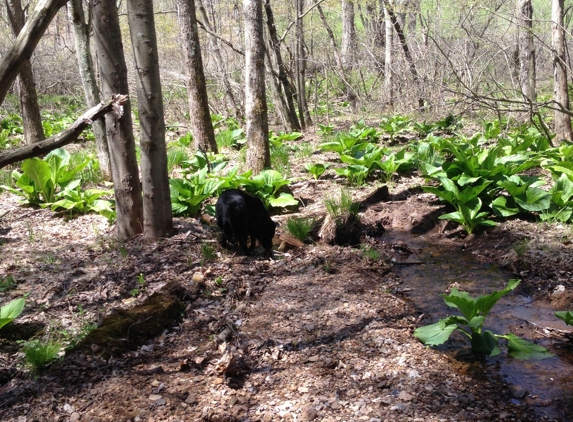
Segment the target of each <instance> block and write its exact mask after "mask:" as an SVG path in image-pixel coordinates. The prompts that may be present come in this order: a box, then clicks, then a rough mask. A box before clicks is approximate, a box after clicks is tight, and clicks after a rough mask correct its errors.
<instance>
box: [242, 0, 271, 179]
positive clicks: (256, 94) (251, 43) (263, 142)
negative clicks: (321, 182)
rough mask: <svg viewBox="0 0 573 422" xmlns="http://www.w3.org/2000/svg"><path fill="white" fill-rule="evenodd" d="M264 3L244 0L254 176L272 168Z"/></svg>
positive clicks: (247, 107) (249, 164) (250, 161)
mask: <svg viewBox="0 0 573 422" xmlns="http://www.w3.org/2000/svg"><path fill="white" fill-rule="evenodd" d="M261 2H262V0H243V13H244V16H245V114H246V119H247V125H246V129H247V130H246V135H247V142H248V149H247V167H248V168H249V169H251V170H252V171H253V173H254V174H258V173H260V172H261V171H262V170H264V169H265V168H266V167H270V165H271V155H270V151H269V122H268V115H267V101H266V93H265V67H264V48H265V45H264V42H263V10H262V4H261Z"/></svg>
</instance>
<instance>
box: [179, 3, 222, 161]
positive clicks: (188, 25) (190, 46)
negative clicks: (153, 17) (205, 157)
mask: <svg viewBox="0 0 573 422" xmlns="http://www.w3.org/2000/svg"><path fill="white" fill-rule="evenodd" d="M177 16H178V19H179V28H180V30H181V47H182V50H183V57H184V58H185V75H186V81H185V84H186V85H187V98H188V101H189V115H190V117H191V132H192V133H193V139H194V140H195V148H200V149H202V150H203V151H207V150H209V151H213V152H215V153H216V152H217V142H216V141H215V131H214V129H213V122H212V121H211V113H210V112H209V101H208V98H207V87H206V84H205V75H204V73H203V60H202V58H201V45H200V43H199V31H198V29H197V17H196V16H195V1H194V0H177Z"/></svg>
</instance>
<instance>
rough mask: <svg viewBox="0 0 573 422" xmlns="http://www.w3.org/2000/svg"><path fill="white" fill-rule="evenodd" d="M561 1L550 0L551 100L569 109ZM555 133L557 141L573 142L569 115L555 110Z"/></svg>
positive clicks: (560, 106) (562, 0)
mask: <svg viewBox="0 0 573 422" xmlns="http://www.w3.org/2000/svg"><path fill="white" fill-rule="evenodd" d="M563 2H564V0H552V4H551V29H552V34H553V100H554V101H555V102H556V103H557V106H558V107H559V108H562V109H564V110H567V111H569V93H568V91H567V62H566V60H567V59H566V56H565V30H564V29H563ZM555 134H556V137H555V138H556V141H557V142H558V143H560V142H562V141H564V140H565V141H569V142H573V134H572V133H571V117H570V116H569V115H568V114H567V113H564V112H562V111H560V110H555Z"/></svg>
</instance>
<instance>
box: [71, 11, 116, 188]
mask: <svg viewBox="0 0 573 422" xmlns="http://www.w3.org/2000/svg"><path fill="white" fill-rule="evenodd" d="M69 5H70V7H69V8H68V13H69V15H70V18H71V20H72V22H73V24H74V40H75V46H76V57H77V59H78V67H79V69H80V76H81V78H82V85H83V87H84V95H85V97H86V103H87V104H88V106H90V107H91V106H94V105H96V104H98V103H99V101H100V98H99V89H98V87H97V82H96V78H95V73H94V66H93V62H92V56H91V51H90V34H89V31H90V30H89V28H88V25H87V23H86V18H85V13H84V8H83V5H82V0H71V1H70V3H69ZM92 129H93V132H94V136H95V143H96V153H97V157H98V160H99V166H100V169H101V173H102V176H103V178H104V179H105V180H111V162H110V159H109V148H108V145H107V136H106V133H105V120H104V119H100V120H97V121H95V122H94V123H93V125H92Z"/></svg>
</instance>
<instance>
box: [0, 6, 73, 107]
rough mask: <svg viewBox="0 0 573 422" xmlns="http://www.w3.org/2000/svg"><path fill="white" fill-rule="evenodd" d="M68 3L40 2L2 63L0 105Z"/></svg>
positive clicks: (0, 64)
mask: <svg viewBox="0 0 573 422" xmlns="http://www.w3.org/2000/svg"><path fill="white" fill-rule="evenodd" d="M66 1H67V0H40V2H39V3H38V4H37V6H36V8H35V9H34V12H33V13H32V15H31V16H30V18H29V19H28V21H27V22H26V24H25V25H24V28H22V30H21V31H20V34H19V35H18V37H17V38H16V41H15V42H14V44H12V45H11V46H10V48H9V49H8V51H7V52H6V54H4V56H3V57H2V60H1V61H0V105H2V103H3V102H4V98H6V93H7V92H8V90H9V89H10V86H11V85H12V82H14V79H16V76H18V73H19V72H20V68H21V67H22V65H23V64H24V63H25V62H26V61H27V60H30V57H32V53H33V52H34V49H35V48H36V46H37V45H38V42H40V38H42V35H44V32H45V31H46V29H47V28H48V25H49V24H50V22H51V21H52V19H53V18H54V16H55V15H56V13H57V12H58V10H59V9H60V7H62V6H63V5H64V4H66Z"/></svg>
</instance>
